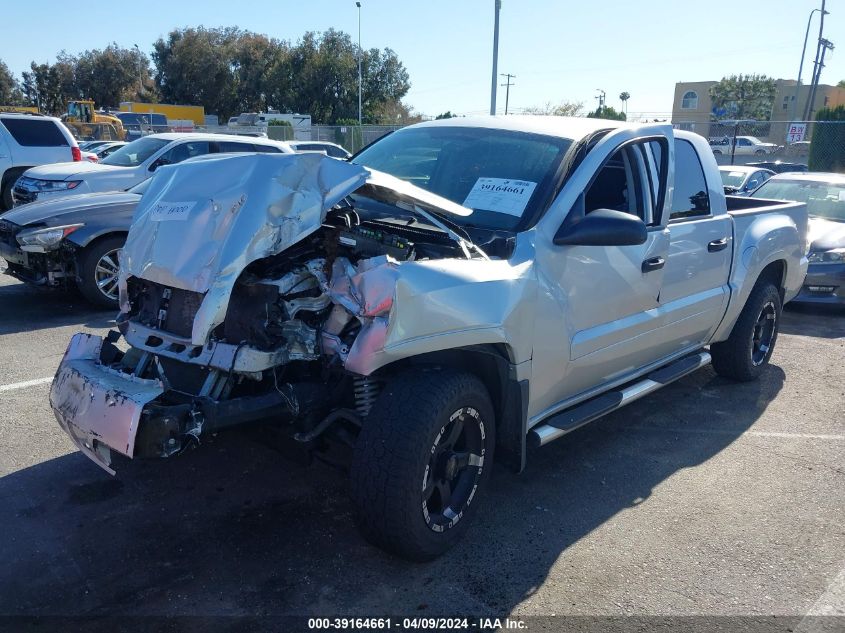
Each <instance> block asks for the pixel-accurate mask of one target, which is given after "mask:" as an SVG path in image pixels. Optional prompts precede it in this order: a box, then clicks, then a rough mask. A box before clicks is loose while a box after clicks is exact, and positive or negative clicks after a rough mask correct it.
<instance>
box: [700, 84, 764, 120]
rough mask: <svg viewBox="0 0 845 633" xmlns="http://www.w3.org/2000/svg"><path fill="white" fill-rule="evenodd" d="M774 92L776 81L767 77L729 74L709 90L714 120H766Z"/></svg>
mask: <svg viewBox="0 0 845 633" xmlns="http://www.w3.org/2000/svg"><path fill="white" fill-rule="evenodd" d="M775 90H776V86H775V80H774V79H772V78H771V77H767V76H766V75H731V76H730V77H724V78H722V80H721V81H719V82H718V83H717V84H715V85H713V86H712V87H711V88H710V100H711V102H712V104H713V110H714V111H716V112H719V113H720V114H718V115H716V118H717V119H720V120H721V119H754V120H757V121H768V120H769V119H770V118H771V116H772V105H773V104H774V100H775Z"/></svg>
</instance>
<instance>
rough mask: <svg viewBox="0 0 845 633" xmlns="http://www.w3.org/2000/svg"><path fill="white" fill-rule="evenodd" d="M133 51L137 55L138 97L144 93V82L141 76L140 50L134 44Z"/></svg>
mask: <svg viewBox="0 0 845 633" xmlns="http://www.w3.org/2000/svg"><path fill="white" fill-rule="evenodd" d="M134 46H135V50H136V51H137V53H138V97H140V96H141V93H142V92H143V91H144V81H143V74H142V72H141V49H140V48H138V45H137V44H135V45H134Z"/></svg>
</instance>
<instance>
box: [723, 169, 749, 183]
mask: <svg viewBox="0 0 845 633" xmlns="http://www.w3.org/2000/svg"><path fill="white" fill-rule="evenodd" d="M719 174H720V175H721V176H722V184H723V185H724V186H725V187H739V186H740V185H741V184H742V181H743V180H745V172H743V171H724V170H721V169H720V170H719Z"/></svg>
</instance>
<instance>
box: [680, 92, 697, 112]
mask: <svg viewBox="0 0 845 633" xmlns="http://www.w3.org/2000/svg"><path fill="white" fill-rule="evenodd" d="M681 108H683V109H684V110H695V109H697V108H698V93H697V92H695V91H694V90H688V91H687V92H685V93H684V96H683V98H682V99H681Z"/></svg>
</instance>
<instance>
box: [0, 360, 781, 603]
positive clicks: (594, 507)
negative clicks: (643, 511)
mask: <svg viewBox="0 0 845 633" xmlns="http://www.w3.org/2000/svg"><path fill="white" fill-rule="evenodd" d="M783 381H784V373H783V371H782V370H781V369H780V368H779V367H770V368H769V369H768V370H767V372H766V374H765V375H764V377H763V379H762V380H760V381H759V382H755V383H746V384H734V383H730V382H728V381H725V380H723V379H721V378H719V377H717V376H716V375H715V374H714V373H713V371H712V370H711V369H709V368H706V369H703V370H701V371H698V372H696V373H695V374H693V375H691V376H688V377H686V378H684V379H682V380H681V381H679V382H678V383H676V384H675V385H672V386H670V387H668V388H666V389H664V390H662V391H660V392H658V393H656V394H654V395H652V396H650V397H648V398H645V399H643V400H641V401H639V402H637V403H634V404H632V405H630V406H629V407H627V408H626V409H624V410H622V411H621V412H619V413H617V414H614V415H611V416H608V417H607V418H605V419H602V420H599V421H597V422H595V423H593V424H592V425H590V426H587V427H585V428H583V429H581V430H579V431H576V432H575V433H572V434H571V435H570V436H567V437H565V438H564V439H562V440H560V441H558V442H556V443H553V444H551V445H549V446H547V447H545V448H542V449H539V450H537V451H534V452H532V454H530V455H529V465H528V469H527V470H526V472H525V473H524V474H523V475H521V476H514V475H512V474H511V473H509V472H506V471H505V470H504V469H497V470H496V471H495V472H494V476H493V478H492V480H491V486H490V489H489V490H488V494H487V499H486V501H485V502H484V503H485V505H484V507H483V510H482V512H480V513H479V514H478V515H477V517H476V521H475V524H474V525H473V526H472V528H471V529H470V530H469V531H468V533H467V535H466V537H465V538H464V540H463V541H462V542H461V543H460V544H459V545H458V546H457V547H456V548H455V549H454V550H452V551H451V552H449V553H447V554H446V555H445V556H443V557H442V558H441V559H439V560H437V561H434V562H432V563H427V564H421V565H420V564H410V563H406V562H404V561H401V560H398V559H395V558H392V557H390V556H388V555H386V554H384V553H382V552H381V551H380V550H377V549H375V548H373V547H370V546H369V545H367V544H366V543H365V542H364V541H363V540H362V539H361V537H360V536H359V535H358V533H357V532H356V530H355V528H354V525H353V523H352V520H351V517H350V508H349V502H348V501H347V495H346V478H345V476H344V475H342V474H341V473H339V472H338V471H335V470H333V469H330V468H328V467H326V466H323V465H319V464H317V465H314V466H311V467H307V468H306V467H300V466H295V465H293V464H292V463H291V462H289V461H286V460H284V459H282V458H281V457H280V455H279V453H278V452H276V451H274V450H271V449H269V448H268V447H266V446H264V445H262V444H258V443H256V442H254V441H252V440H250V439H249V438H248V437H247V436H246V435H245V434H243V433H229V434H221V435H220V436H218V437H217V438H216V440H214V441H212V442H210V443H206V444H205V445H203V446H202V447H200V449H198V450H196V451H194V452H192V453H190V454H188V455H184V456H182V457H178V458H173V459H170V460H163V461H157V462H137V463H128V464H125V468H124V469H123V470H122V471H120V472H119V473H118V478H110V477H109V476H108V475H107V474H105V473H104V472H102V471H101V470H99V469H98V468H97V467H96V466H94V465H93V464H92V463H90V462H89V461H88V460H87V459H86V458H84V457H82V456H81V455H80V454H79V453H72V454H69V455H66V456H63V457H59V458H56V459H52V460H50V461H47V462H44V463H41V464H37V465H35V466H32V467H30V468H26V469H23V470H21V471H18V472H15V473H13V474H10V475H8V476H6V477H3V478H2V479H0V507H2V508H3V510H4V514H5V517H6V518H4V519H3V521H2V525H0V529H2V531H3V532H4V533H3V535H2V538H0V569H2V570H3V573H2V574H0V614H7V615H9V614H15V615H36V614H38V615H49V614H54V615H70V614H73V615H106V614H135V615H144V614H157V615H171V614H197V615H242V614H249V615H256V616H262V615H281V614H297V615H319V616H328V615H333V614H342V615H347V616H351V615H359V616H373V615H390V614H393V615H396V614H411V615H414V614H420V615H455V614H459V613H476V614H479V615H490V614H499V615H502V614H505V613H508V612H510V611H511V610H512V609H513V608H514V607H515V606H516V605H517V604H519V603H520V602H522V601H523V600H525V599H526V598H527V597H530V596H531V595H532V593H533V592H534V591H535V590H536V588H538V587H539V586H540V585H541V584H542V583H543V582H544V581H545V580H546V578H547V575H548V573H549V570H550V569H551V568H552V566H553V565H554V563H555V561H556V560H557V559H558V557H559V556H560V555H561V553H562V552H564V551H565V550H566V549H567V548H568V547H569V546H570V545H572V544H573V543H575V542H576V541H578V540H579V539H581V538H583V537H584V536H586V535H587V534H589V533H590V532H591V531H593V530H595V529H596V528H598V527H599V526H601V525H602V524H603V523H605V522H607V521H608V520H609V519H611V518H612V517H614V515H616V514H617V513H619V512H621V511H623V510H624V511H629V512H637V506H638V504H640V503H641V501H642V500H643V499H646V498H648V497H649V496H650V495H651V494H652V491H653V490H654V488H655V487H656V486H658V485H660V484H661V483H662V482H664V481H665V480H666V479H667V478H669V477H672V476H673V475H674V474H675V473H678V472H679V471H680V470H682V469H686V468H693V467H695V466H697V465H699V464H701V463H703V462H705V461H707V460H708V459H710V458H712V457H713V456H714V455H716V454H718V453H719V452H720V451H722V450H723V449H724V448H725V447H726V446H728V445H730V444H731V443H732V442H733V441H734V440H735V439H736V438H737V437H738V436H740V435H741V434H742V433H743V432H744V431H745V430H746V429H748V428H749V427H750V426H751V425H752V424H753V423H754V422H755V420H757V419H758V417H759V416H760V415H761V413H762V412H763V411H764V410H765V409H766V407H767V406H768V404H769V402H770V401H771V400H772V398H774V397H775V395H776V394H777V393H778V391H780V389H781V387H782V385H783ZM731 403H734V404H731ZM736 403H741V406H737V405H736ZM722 407H724V408H727V409H730V411H727V412H722V411H721V410H720V408H722ZM635 427H636V428H639V429H640V432H632V428H635ZM643 427H647V428H648V429H649V430H647V431H646V432H642V428H643ZM661 428H663V429H664V430H661ZM679 428H681V429H683V428H686V429H690V430H696V429H711V430H712V429H715V430H717V431H718V432H717V433H705V434H700V435H698V434H692V435H690V434H683V433H677V432H676V430H677V429H679ZM666 520H667V522H671V520H672V517H671V516H667V517H666ZM654 529H656V530H659V529H661V526H660V525H655V526H654Z"/></svg>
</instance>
